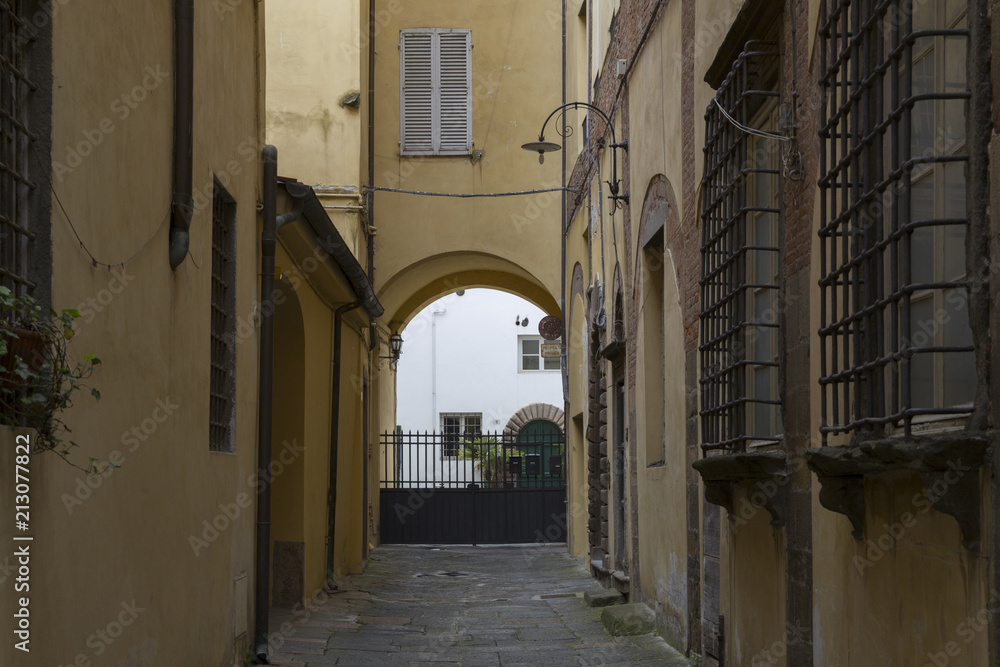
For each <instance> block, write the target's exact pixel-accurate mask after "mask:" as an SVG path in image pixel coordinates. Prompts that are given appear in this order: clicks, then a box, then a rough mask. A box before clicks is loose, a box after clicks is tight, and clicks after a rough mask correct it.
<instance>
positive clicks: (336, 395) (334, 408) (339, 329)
mask: <svg viewBox="0 0 1000 667" xmlns="http://www.w3.org/2000/svg"><path fill="white" fill-rule="evenodd" d="M362 304H363V302H361V301H353V302H351V303H347V304H344V305H343V306H341V307H340V308H338V309H337V310H336V311H335V312H334V314H333V390H332V398H331V399H330V480H329V483H328V486H327V488H328V491H327V499H326V506H327V514H328V517H327V532H326V587H327V588H328V589H329V590H331V591H333V590H336V589H337V584H336V582H335V581H334V580H333V553H334V541H333V537H334V529H335V528H336V524H337V511H336V510H337V449H338V447H339V442H338V441H339V439H340V366H341V353H340V347H341V339H342V338H343V334H344V315H346V314H347V313H348V312H350V311H352V310H356V309H358V308H360V307H361V306H362Z"/></svg>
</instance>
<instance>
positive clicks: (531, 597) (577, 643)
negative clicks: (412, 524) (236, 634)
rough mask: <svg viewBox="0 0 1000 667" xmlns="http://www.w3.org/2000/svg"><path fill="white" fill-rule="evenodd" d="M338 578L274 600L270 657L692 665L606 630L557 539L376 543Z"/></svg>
mask: <svg viewBox="0 0 1000 667" xmlns="http://www.w3.org/2000/svg"><path fill="white" fill-rule="evenodd" d="M345 584H346V585H344V586H341V588H340V590H339V591H337V592H336V593H332V594H329V595H326V594H324V593H320V595H319V596H318V598H317V599H316V600H315V601H314V603H313V604H312V605H311V607H312V608H306V609H300V610H295V611H289V610H273V611H272V615H271V620H270V630H271V637H272V651H271V656H270V657H271V662H273V663H274V664H277V665H284V666H286V667H313V666H320V665H322V666H326V665H356V666H359V667H361V666H363V665H420V666H421V667H426V666H427V665H464V666H468V667H479V666H484V667H485V666H495V665H502V666H503V667H514V666H519V667H520V666H526V665H535V666H538V667H542V666H545V667H547V666H548V665H664V666H667V667H688V665H689V663H688V661H687V660H685V659H684V658H682V657H681V656H680V654H678V653H677V652H676V651H674V650H673V649H672V648H670V647H669V646H668V645H667V644H666V642H664V641H663V640H662V639H660V638H659V637H658V636H655V635H642V636H638V637H611V636H610V635H608V633H607V632H606V631H605V630H604V627H603V626H602V625H601V610H600V609H593V608H590V607H588V606H586V604H584V601H583V592H584V591H586V590H591V589H595V588H598V589H599V585H598V584H597V583H596V582H594V580H593V579H591V578H590V576H589V575H588V574H587V572H586V571H585V570H584V567H583V564H582V562H580V561H577V560H573V559H571V558H570V557H569V556H568V555H566V553H565V547H562V546H559V547H553V546H545V547H538V546H529V547H496V548H489V547H479V548H477V547H440V548H435V547H398V546H383V547H379V548H378V549H376V550H375V551H374V552H372V554H371V557H370V561H369V563H368V566H367V567H366V569H365V573H364V574H362V575H356V576H352V577H348V578H347V579H346V580H345ZM324 598H325V599H324Z"/></svg>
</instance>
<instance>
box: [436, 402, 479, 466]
mask: <svg viewBox="0 0 1000 667" xmlns="http://www.w3.org/2000/svg"><path fill="white" fill-rule="evenodd" d="M482 432H483V414H482V413H481V412H469V413H453V414H442V415H441V434H442V436H441V438H442V439H441V442H442V449H441V456H442V457H444V458H455V457H457V456H459V455H461V453H462V446H463V444H464V443H466V442H473V441H474V440H476V439H477V438H479V437H480V436H481V435H482Z"/></svg>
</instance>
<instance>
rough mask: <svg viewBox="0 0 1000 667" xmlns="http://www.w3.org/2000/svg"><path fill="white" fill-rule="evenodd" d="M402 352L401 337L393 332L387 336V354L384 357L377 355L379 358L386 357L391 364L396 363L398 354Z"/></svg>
mask: <svg viewBox="0 0 1000 667" xmlns="http://www.w3.org/2000/svg"><path fill="white" fill-rule="evenodd" d="M402 353H403V337H402V336H400V335H399V334H398V333H394V334H392V335H391V336H389V355H388V356H386V357H379V359H388V360H389V363H390V364H391V365H392V366H395V365H396V362H398V361H399V355H400V354H402Z"/></svg>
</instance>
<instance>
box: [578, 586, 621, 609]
mask: <svg viewBox="0 0 1000 667" xmlns="http://www.w3.org/2000/svg"><path fill="white" fill-rule="evenodd" d="M583 600H584V602H586V603H587V606H588V607H610V606H612V605H616V604H625V597H624V596H622V594H621V593H619V592H618V591H616V590H613V589H610V588H598V589H595V590H592V591H587V592H586V593H584V594H583Z"/></svg>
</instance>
